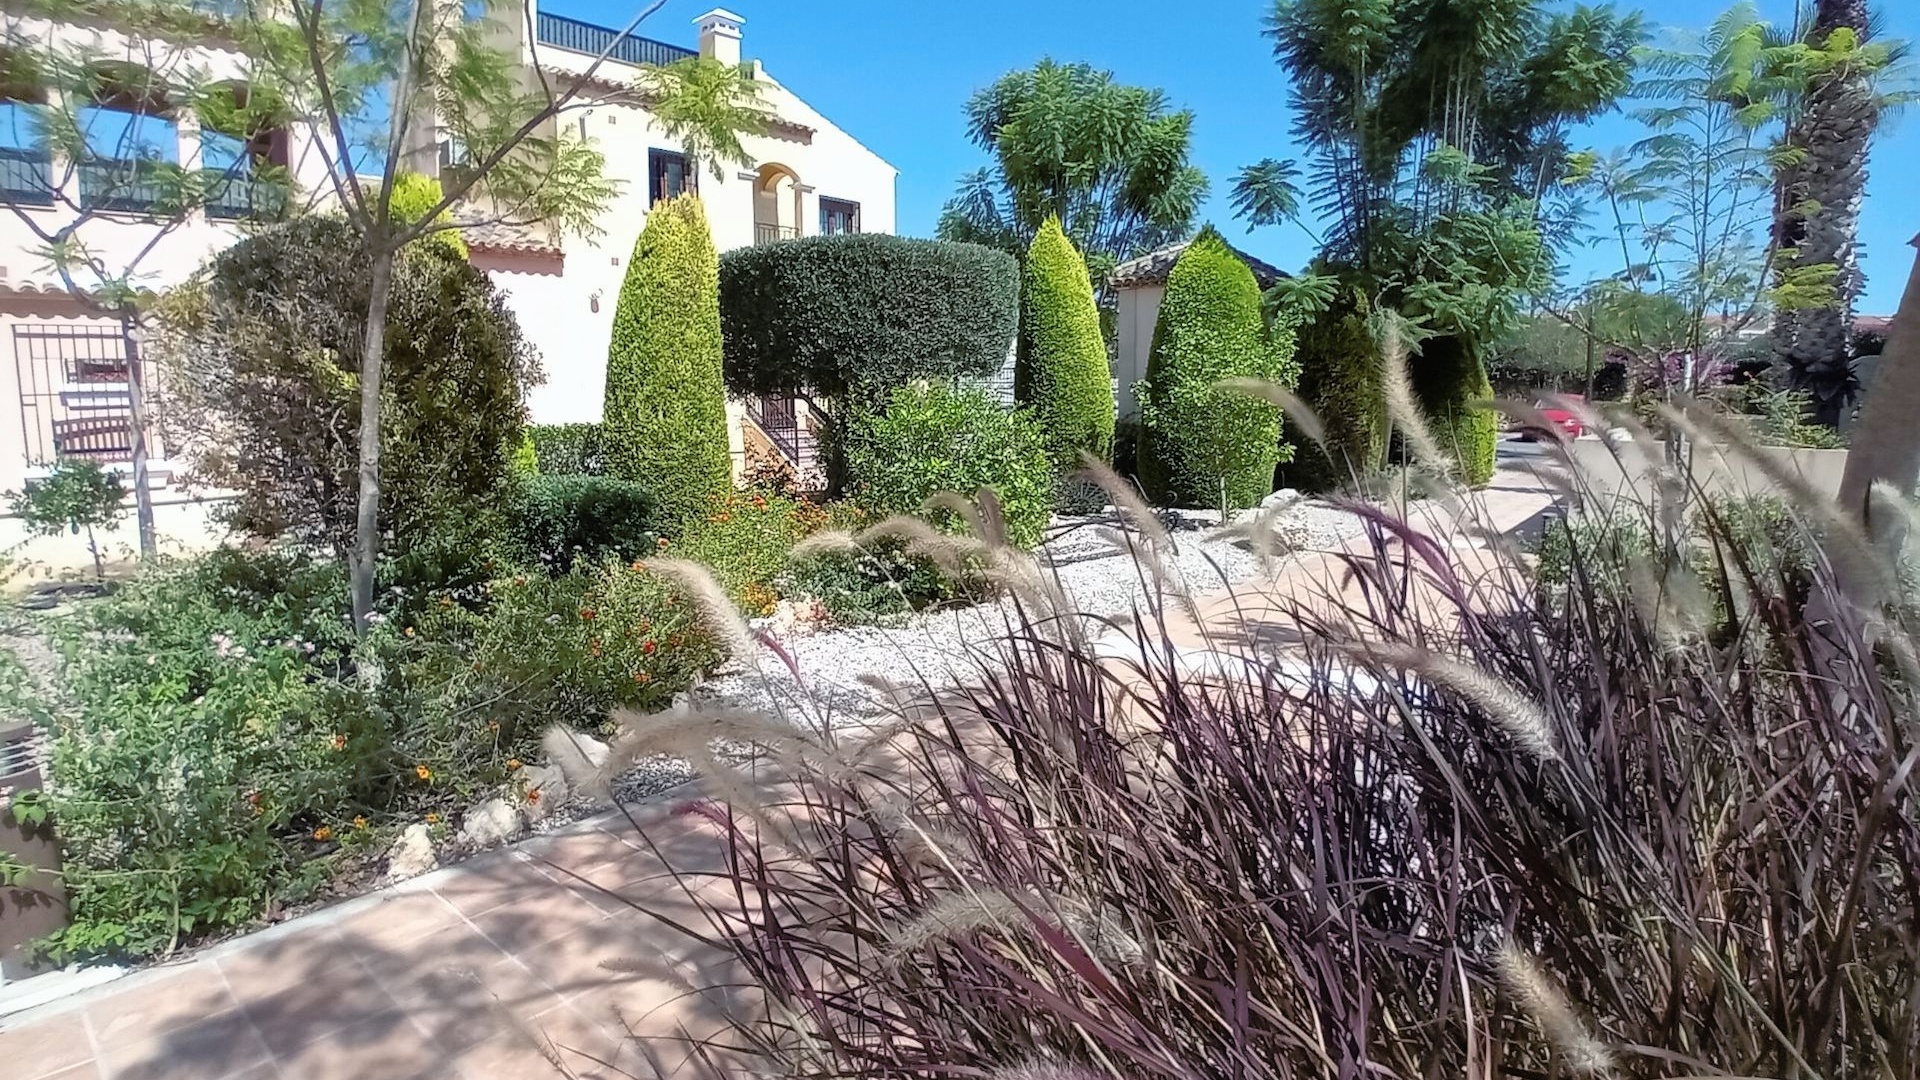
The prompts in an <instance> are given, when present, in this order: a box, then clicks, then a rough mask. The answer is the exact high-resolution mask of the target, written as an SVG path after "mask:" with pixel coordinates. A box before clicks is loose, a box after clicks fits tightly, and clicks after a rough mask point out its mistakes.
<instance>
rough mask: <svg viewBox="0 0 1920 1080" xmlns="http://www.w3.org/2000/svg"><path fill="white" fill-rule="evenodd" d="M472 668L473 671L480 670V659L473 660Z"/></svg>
mask: <svg viewBox="0 0 1920 1080" xmlns="http://www.w3.org/2000/svg"><path fill="white" fill-rule="evenodd" d="M473 670H475V671H479V670H480V661H478V660H475V661H474V662H473Z"/></svg>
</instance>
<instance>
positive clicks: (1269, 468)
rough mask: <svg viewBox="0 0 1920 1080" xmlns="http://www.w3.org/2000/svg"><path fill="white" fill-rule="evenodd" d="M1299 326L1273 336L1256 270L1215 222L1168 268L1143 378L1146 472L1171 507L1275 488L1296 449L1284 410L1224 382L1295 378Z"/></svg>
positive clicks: (1225, 505)
mask: <svg viewBox="0 0 1920 1080" xmlns="http://www.w3.org/2000/svg"><path fill="white" fill-rule="evenodd" d="M1298 375H1299V367H1298V365H1296V364H1295V363H1294V359H1293V332H1292V330H1291V329H1290V328H1283V329H1282V330H1281V331H1280V332H1279V333H1277V334H1270V333H1269V332H1268V327H1267V324H1266V319H1265V317H1264V315H1263V314H1262V312H1261V305H1260V285H1259V283H1258V282H1256V281H1255V280H1254V278H1253V271H1251V270H1249V269H1248V268H1247V265H1246V263H1244V262H1242V261H1241V260H1240V257H1239V256H1238V255H1236V254H1235V253H1234V251H1233V249H1232V248H1230V247H1228V246H1227V243H1226V241H1225V240H1222V239H1221V238H1220V234H1219V233H1217V232H1215V231H1213V229H1211V228H1208V229H1203V230H1201V233H1200V235H1199V236H1198V237H1196V238H1194V241H1193V243H1192V244H1190V245H1188V246H1187V250H1186V251H1184V252H1182V253H1181V255H1180V261H1179V262H1177V263H1175V264H1174V266H1173V270H1172V272H1171V273H1169V274H1168V275H1167V292H1166V297H1165V298H1164V299H1163V300H1162V301H1161V302H1160V316H1159V319H1158V321H1157V322H1156V323H1155V324H1154V329H1153V352H1152V354H1151V355H1150V356H1149V357H1148V360H1147V377H1146V378H1145V379H1143V380H1142V381H1141V382H1140V385H1139V389H1138V392H1137V396H1138V397H1139V399H1140V421H1141V433H1140V480H1141V482H1142V483H1143V484H1144V485H1145V486H1146V489H1147V494H1148V496H1149V497H1151V498H1152V499H1154V500H1155V501H1156V502H1159V503H1161V504H1162V505H1168V506H1211V507H1218V508H1220V509H1222V510H1233V509H1238V508H1241V507H1246V506H1252V505H1254V504H1255V503H1258V502H1259V501H1260V500H1261V499H1263V498H1265V497H1266V495H1267V494H1268V492H1270V491H1272V490H1273V469H1274V466H1275V465H1277V464H1279V462H1281V461H1282V460H1284V459H1285V458H1287V457H1290V456H1291V448H1290V447H1286V446H1283V444H1282V443H1281V441H1280V410H1279V409H1278V408H1277V407H1276V406H1274V405H1272V404H1270V403H1268V402H1266V401H1262V400H1259V399H1256V398H1253V397H1249V396H1247V395H1245V394H1241V393H1237V392H1235V391H1231V390H1223V389H1220V388H1219V383H1220V381H1221V380H1223V379H1234V378H1244V379H1260V380H1264V381H1268V382H1277V383H1281V384H1283V385H1286V386H1292V385H1293V384H1294V381H1295V380H1296V378H1297V377H1298Z"/></svg>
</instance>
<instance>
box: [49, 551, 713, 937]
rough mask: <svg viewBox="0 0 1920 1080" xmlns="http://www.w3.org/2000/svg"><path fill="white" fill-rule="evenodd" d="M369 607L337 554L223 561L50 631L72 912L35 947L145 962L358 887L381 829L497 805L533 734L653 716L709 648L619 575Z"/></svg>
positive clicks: (138, 582)
mask: <svg viewBox="0 0 1920 1080" xmlns="http://www.w3.org/2000/svg"><path fill="white" fill-rule="evenodd" d="M387 584H388V583H387V582H385V581H383V582H382V585H383V586H386V585H387ZM377 597H378V602H377V610H376V612H375V617H374V618H373V619H372V620H371V629H370V630H369V632H368V634H367V636H366V637H364V638H360V639H356V638H355V637H354V635H353V633H352V631H351V629H350V627H349V624H348V622H347V619H346V613H347V610H348V606H349V605H348V600H347V581H346V573H345V571H344V569H343V568H342V567H341V565H340V564H339V563H338V562H336V561H332V560H327V559H317V558H315V557H313V556H312V555H311V553H308V552H302V551H296V550H292V549H287V548H279V549H273V550H270V551H267V552H243V551H239V550H235V549H230V548H223V549H220V550H217V551H214V552H211V553H208V554H206V555H204V556H200V557H198V558H195V559H193V560H190V561H182V562H162V563H160V564H157V565H155V566H154V567H152V568H151V569H150V570H149V571H148V572H146V573H144V574H142V575H141V576H139V577H138V578H136V579H134V580H133V581H131V582H129V583H127V584H126V585H125V586H124V587H123V588H122V589H121V590H120V591H118V592H117V593H115V594H114V596H112V597H111V598H109V599H107V600H104V601H101V602H99V603H97V604H93V605H89V606H86V607H84V608H81V609H79V610H77V611H76V612H74V613H73V614H72V615H71V616H69V617H67V618H64V619H62V620H60V621H59V623H58V625H57V626H55V627H54V631H55V636H56V639H57V642H58V644H59V645H60V648H61V653H62V659H61V663H60V665H59V668H58V673H57V675H58V677H57V680H55V682H54V684H53V685H52V686H51V687H50V688H49V693H48V694H47V698H48V700H47V701H46V703H45V707H44V708H40V707H39V706H37V705H36V706H34V708H35V709H36V711H38V712H42V713H44V716H45V719H46V721H47V723H48V734H49V744H50V749H51V755H52V767H51V771H52V774H53V775H54V776H55V777H57V778H58V783H57V784H56V785H54V786H53V787H52V788H51V789H50V796H51V803H52V810H53V812H54V815H55V816H56V818H57V819H58V822H59V826H60V833H61V839H62V841H63V842H64V844H65V852H64V857H65V867H64V869H65V874H66V877H65V885H66V888H67V893H68V897H69V899H70V902H71V905H72V907H71V915H72V921H71V925H70V926H68V927H67V928H66V929H65V930H62V931H61V932H60V933H59V934H58V935H57V936H56V937H55V938H54V939H53V940H52V941H50V942H48V943H47V944H48V947H49V950H50V951H51V952H52V953H53V954H54V955H55V956H56V957H59V958H62V959H64V958H66V957H69V956H75V955H81V956H84V955H94V954H108V955H118V956H131V957H144V956H150V955H154V954H157V953H165V952H168V951H171V950H172V949H174V948H176V947H178V946H182V945H187V944H191V943H193V942H195V941H197V940H201V939H204V938H206V937H207V936H208V935H211V934H218V933H221V932H223V931H227V930H230V929H232V928H237V927H246V926H249V925H250V924H253V923H255V922H257V921H258V920H260V919H261V918H263V917H264V916H266V915H268V914H269V913H271V912H272V911H273V910H275V909H276V908H283V907H284V906H285V905H287V904H289V903H295V902H298V901H300V900H302V899H304V898H306V897H308V896H309V895H311V894H312V893H313V891H314V890H315V889H316V888H317V887H319V886H321V885H323V884H324V883H326V882H327V881H328V880H329V879H331V878H334V877H336V876H337V877H341V878H344V879H345V880H346V881H348V882H350V883H354V884H357V883H359V882H361V881H364V880H365V879H366V877H367V875H368V874H369V873H377V872H378V869H379V864H378V861H377V860H378V857H379V854H380V852H381V851H382V850H383V849H384V847H385V846H386V844H387V843H389V842H390V841H391V839H392V837H393V835H394V832H395V831H397V830H398V829H400V828H403V827H405V826H406V825H408V824H411V823H414V822H419V821H421V820H422V819H423V818H426V817H427V816H428V815H433V816H434V817H437V818H439V819H440V820H441V821H444V822H449V823H451V822H452V821H453V818H454V815H455V814H456V813H457V812H458V811H459V810H461V809H462V808H464V807H467V806H470V805H472V804H473V803H474V802H475V801H476V800H477V799H478V798H479V797H481V796H482V795H484V794H491V793H493V792H497V791H504V792H506V794H507V797H508V798H513V797H514V796H515V794H516V792H517V790H518V789H517V788H515V786H514V781H515V779H516V777H517V776H518V775H520V774H519V773H518V772H516V769H515V760H516V759H521V760H528V761H531V760H532V759H533V757H534V755H535V753H536V752H537V750H538V744H539V740H540V736H541V734H542V733H543V732H544V731H545V730H546V729H547V728H548V727H549V726H550V725H552V724H556V723H561V724H568V725H574V726H584V727H587V728H590V729H599V728H600V727H601V726H602V725H603V724H604V723H605V722H606V719H607V717H608V714H609V712H610V711H611V710H612V709H614V708H617V707H633V708H641V709H657V708H661V707H664V706H665V705H666V704H667V702H668V701H669V700H670V699H671V697H672V695H673V694H674V693H676V692H677V691H679V690H682V689H684V688H685V687H686V686H687V685H688V683H689V682H690V681H691V680H692V678H693V676H694V674H695V672H696V671H698V670H702V669H704V668H707V667H710V666H711V665H712V664H713V662H714V661H715V659H716V653H715V651H714V648H713V645H712V642H711V640H710V639H709V638H708V637H707V636H706V635H705V634H704V632H703V631H702V630H701V629H700V627H699V625H698V619H697V616H696V614H695V613H694V611H693V606H692V605H691V604H689V603H687V602H686V600H685V598H684V597H681V596H676V595H674V594H673V593H672V591H671V589H670V587H669V585H668V583H667V582H666V581H665V579H663V578H662V577H661V576H660V575H657V574H651V573H647V572H644V571H642V570H636V569H633V568H631V567H629V566H627V565H625V564H623V563H617V562H609V563H607V564H604V565H601V566H588V565H586V564H584V563H582V564H580V565H579V566H576V567H575V568H574V569H573V570H572V571H571V572H568V573H564V574H560V575H556V576H551V577H549V576H548V575H544V574H539V573H533V574H513V573H511V572H505V573H498V574H496V575H495V576H493V577H490V578H488V579H486V580H483V581H480V582H477V583H475V584H472V585H464V584H463V585H460V586H457V587H453V588H446V587H439V588H431V589H426V588H423V589H419V590H417V591H416V590H414V589H406V590H404V591H403V590H400V589H394V588H390V587H383V588H382V589H381V590H380V591H379V593H378V594H377ZM376 671H377V672H378V677H377V678H372V677H369V676H371V675H373V673H374V672H376Z"/></svg>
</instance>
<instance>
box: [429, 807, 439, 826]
mask: <svg viewBox="0 0 1920 1080" xmlns="http://www.w3.org/2000/svg"><path fill="white" fill-rule="evenodd" d="M439 821H440V815H439V814H436V813H434V812H432V811H431V810H429V811H428V812H427V824H429V825H435V824H438V823H439Z"/></svg>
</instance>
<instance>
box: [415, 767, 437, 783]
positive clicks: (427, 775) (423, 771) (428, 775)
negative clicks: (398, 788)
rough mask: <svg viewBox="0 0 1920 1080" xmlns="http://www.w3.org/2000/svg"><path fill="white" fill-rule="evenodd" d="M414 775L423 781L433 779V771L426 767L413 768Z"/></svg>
mask: <svg viewBox="0 0 1920 1080" xmlns="http://www.w3.org/2000/svg"><path fill="white" fill-rule="evenodd" d="M413 775H415V776H417V777H419V778H420V779H422V780H431V779H433V770H432V769H429V768H427V767H426V766H425V765H415V766H414V767H413Z"/></svg>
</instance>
